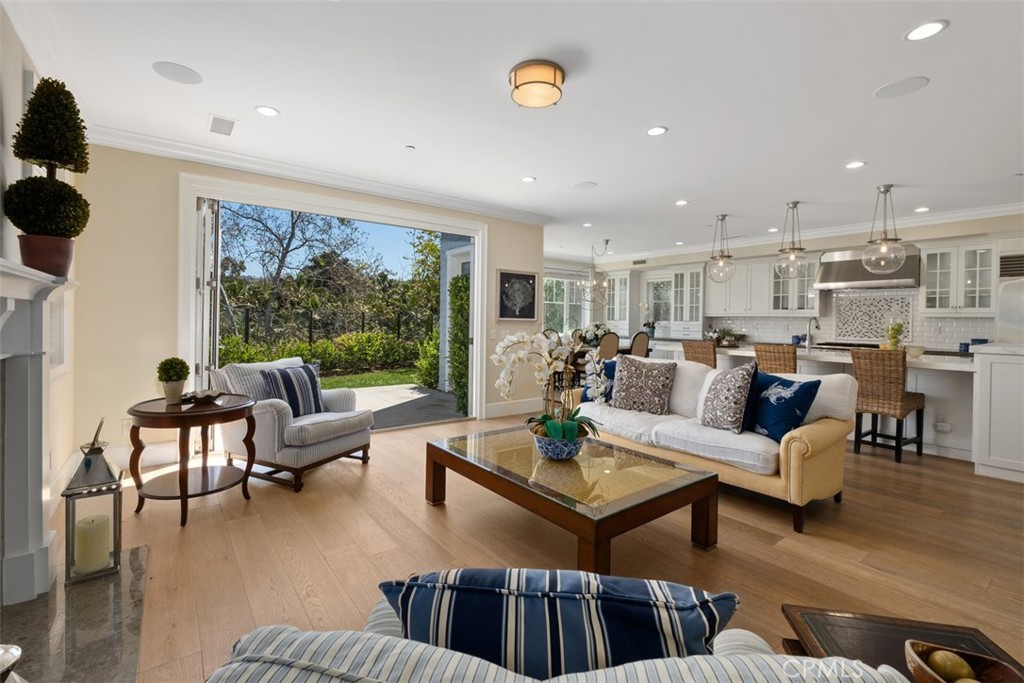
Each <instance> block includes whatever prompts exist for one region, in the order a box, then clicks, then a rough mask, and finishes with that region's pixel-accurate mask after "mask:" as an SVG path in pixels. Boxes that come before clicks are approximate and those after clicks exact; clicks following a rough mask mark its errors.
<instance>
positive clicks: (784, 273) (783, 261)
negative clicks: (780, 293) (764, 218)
mask: <svg viewBox="0 0 1024 683" xmlns="http://www.w3.org/2000/svg"><path fill="white" fill-rule="evenodd" d="M787 231H788V232H789V246H788V247H787V246H786V232H787ZM804 251H806V250H805V249H804V243H803V240H802V239H801V237H800V202H797V201H792V202H787V203H786V218H785V220H784V221H783V222H782V248H781V249H779V256H778V257H777V258H776V259H775V272H776V273H778V274H779V277H784V278H789V279H791V280H793V279H796V278H798V277H803V276H804V275H805V274H806V273H807V255H806V254H804Z"/></svg>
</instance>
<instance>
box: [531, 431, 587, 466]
mask: <svg viewBox="0 0 1024 683" xmlns="http://www.w3.org/2000/svg"><path fill="white" fill-rule="evenodd" d="M533 442H534V443H535V444H537V450H538V451H539V452H540V454H541V455H543V456H544V457H545V458H548V459H549V460H572V459H573V458H575V457H576V456H577V455H579V454H580V449H581V448H583V439H576V440H575V441H564V440H562V439H552V438H549V437H546V436H538V435H537V434H534V435H533Z"/></svg>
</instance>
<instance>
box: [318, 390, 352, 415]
mask: <svg viewBox="0 0 1024 683" xmlns="http://www.w3.org/2000/svg"><path fill="white" fill-rule="evenodd" d="M320 395H321V398H322V399H323V404H324V410H325V411H327V412H328V413H347V412H350V411H353V410H355V409H356V392H354V391H352V390H351V389H344V388H342V389H324V390H323V391H321V392H320Z"/></svg>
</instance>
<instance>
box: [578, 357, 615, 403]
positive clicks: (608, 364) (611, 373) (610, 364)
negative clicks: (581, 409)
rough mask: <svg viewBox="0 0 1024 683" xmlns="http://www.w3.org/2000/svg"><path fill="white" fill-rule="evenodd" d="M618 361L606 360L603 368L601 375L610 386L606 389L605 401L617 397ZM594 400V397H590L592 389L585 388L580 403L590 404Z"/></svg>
mask: <svg viewBox="0 0 1024 683" xmlns="http://www.w3.org/2000/svg"><path fill="white" fill-rule="evenodd" d="M616 364H617V361H614V360H606V361H605V362H604V364H603V365H602V366H601V374H602V375H604V376H605V378H606V379H607V380H608V384H607V385H606V386H605V388H604V400H605V401H606V402H607V401H611V400H612V396H614V395H615V366H616ZM593 400H594V397H593V396H591V395H590V388H589V387H586V386H584V387H583V393H582V394H580V403H590V402H591V401H593Z"/></svg>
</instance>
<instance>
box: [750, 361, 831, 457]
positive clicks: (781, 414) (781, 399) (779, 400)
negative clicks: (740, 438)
mask: <svg viewBox="0 0 1024 683" xmlns="http://www.w3.org/2000/svg"><path fill="white" fill-rule="evenodd" d="M820 386H821V380H819V379H816V380H812V381H810V382H797V381H796V380H791V379H785V378H782V377H778V376H777V375H769V374H768V373H767V372H758V373H757V375H755V377H754V381H753V382H751V384H750V402H749V403H748V405H749V406H750V408H751V414H750V426H749V428H748V430H749V431H752V432H756V433H758V434H761V435H762V436H767V437H768V438H770V439H772V440H773V441H778V442H780V443H781V441H782V437H784V436H785V435H786V434H787V433H789V432H790V431H791V430H793V429H796V428H797V427H799V426H800V425H801V424H803V421H804V418H806V417H807V411H808V410H810V408H811V404H812V403H814V397H815V396H817V395H818V388H819V387H820Z"/></svg>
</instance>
